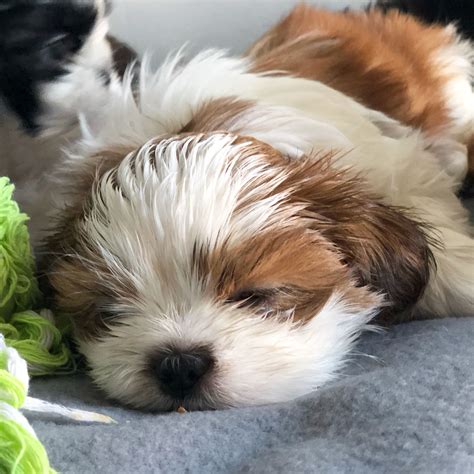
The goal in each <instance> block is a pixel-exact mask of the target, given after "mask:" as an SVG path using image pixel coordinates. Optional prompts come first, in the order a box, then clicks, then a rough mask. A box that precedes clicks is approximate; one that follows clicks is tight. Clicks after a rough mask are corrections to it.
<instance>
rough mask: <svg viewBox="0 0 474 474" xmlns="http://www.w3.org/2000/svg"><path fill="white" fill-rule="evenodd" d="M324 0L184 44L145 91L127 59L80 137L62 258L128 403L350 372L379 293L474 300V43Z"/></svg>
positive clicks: (58, 276)
mask: <svg viewBox="0 0 474 474" xmlns="http://www.w3.org/2000/svg"><path fill="white" fill-rule="evenodd" d="M306 8H307V7H301V8H299V9H296V10H295V11H294V12H293V13H292V14H291V15H290V17H289V18H288V19H286V20H284V21H283V22H282V23H281V24H280V25H279V26H277V27H276V29H275V30H273V31H271V32H270V33H269V34H268V35H267V36H266V37H264V38H263V39H262V40H261V41H260V42H259V43H257V45H256V46H254V47H253V48H252V49H251V52H250V56H249V57H248V58H243V59H241V58H229V57H226V56H225V54H223V53H220V52H218V51H208V52H204V53H202V54H200V55H198V56H197V57H195V58H194V59H192V60H191V61H189V62H188V63H183V61H182V58H181V55H179V54H178V55H177V56H175V57H172V58H170V59H169V60H168V61H167V62H166V63H165V64H164V65H163V66H162V67H161V68H160V69H159V70H158V71H156V72H151V71H150V70H149V68H147V67H146V66H144V67H143V68H142V71H141V76H140V81H139V90H138V91H135V90H133V88H132V87H131V85H130V84H131V80H132V79H131V77H128V81H126V82H125V84H119V83H116V82H114V81H113V82H112V92H111V97H110V99H109V102H108V104H107V106H106V107H105V108H104V111H103V113H102V114H100V116H95V117H92V118H91V119H89V120H88V121H87V124H85V126H84V133H85V135H84V139H83V141H82V143H81V144H80V145H79V146H78V147H76V149H75V150H74V151H73V152H71V159H70V161H69V168H68V176H67V177H65V189H66V190H67V192H68V194H69V198H68V203H67V206H66V207H65V208H64V209H62V210H61V211H60V212H59V215H58V224H57V227H56V232H55V235H54V236H53V237H52V238H51V239H50V240H49V243H48V246H49V250H50V256H49V258H48V262H47V263H48V264H47V266H46V272H47V274H48V275H49V280H50V283H51V285H52V287H53V289H54V291H55V294H56V304H57V306H58V308H60V309H61V310H62V311H65V312H67V313H69V314H70V315H71V317H72V319H73V321H74V326H75V334H76V337H77V341H78V344H79V348H80V350H81V351H82V353H83V354H84V355H85V356H86V358H87V360H88V363H89V365H90V367H91V373H92V376H93V378H94V380H95V381H96V382H97V383H98V384H99V385H100V386H101V387H102V388H103V389H104V390H105V391H106V392H107V393H108V395H110V396H111V397H113V398H115V399H118V400H120V401H122V402H123V403H126V404H129V405H132V406H134V407H139V408H147V409H157V410H167V409H172V408H174V407H176V406H179V405H184V406H185V407H186V408H188V409H202V408H219V407H225V406H238V405H246V404H259V403H268V402H276V401H282V400H288V399H290V398H293V397H296V396H299V395H302V394H304V393H307V392H309V391H311V390H314V389H316V388H318V387H319V386H321V385H322V384H324V383H325V382H327V381H329V380H331V379H332V378H333V377H334V376H335V375H336V374H337V371H338V370H339V369H340V368H341V365H342V364H343V362H344V360H345V358H346V356H347V355H348V354H349V353H350V351H351V347H352V345H353V343H354V341H355V340H356V338H357V336H358V335H359V334H360V332H361V331H363V330H365V329H366V328H367V327H368V324H369V323H370V322H371V320H372V319H373V318H374V317H376V316H377V315H383V316H384V317H385V318H387V319H392V320H393V319H395V318H399V317H401V316H400V315H403V316H404V317H426V316H448V315H468V314H472V304H473V300H472V298H473V293H472V272H473V263H474V245H473V240H472V238H471V236H470V229H469V226H468V222H467V216H466V212H465V210H464V209H463V206H462V205H461V203H460V202H459V201H458V199H457V198H456V196H455V191H456V189H457V186H458V185H459V181H460V179H461V178H462V175H463V173H465V169H466V165H465V162H466V159H467V158H466V153H467V150H466V146H465V145H466V143H467V142H468V140H470V139H472V131H473V128H472V120H473V113H474V109H472V108H468V107H466V104H467V103H470V104H473V101H474V98H473V94H472V89H471V88H470V84H469V80H470V74H471V73H472V64H471V63H470V62H469V61H470V60H471V59H472V49H471V46H470V45H469V44H468V43H467V42H464V41H462V40H461V39H460V38H459V37H458V36H456V34H455V31H454V29H453V28H452V27H449V28H446V29H443V28H438V27H427V26H423V25H422V24H420V23H418V22H417V21H416V20H414V19H412V18H408V17H406V16H404V15H399V14H389V15H386V16H383V15H381V14H379V13H377V12H368V13H357V14H356V13H347V14H345V13H327V12H324V11H320V10H310V9H306ZM402 38H403V41H402ZM399 39H400V41H401V43H400V44H399V43H398V40H399ZM414 42H417V44H420V48H421V51H422V52H421V53H420V54H418V53H415V52H412V51H409V49H410V48H409V47H408V46H409V45H410V44H413V43H414ZM387 58H389V59H387ZM272 70H278V71H280V73H279V74H276V73H272V72H271V71H272ZM281 71H288V73H289V74H293V76H291V75H287V74H286V73H281ZM260 72H265V74H259V73H260ZM294 75H297V76H301V77H294ZM460 91H462V93H463V95H462V100H461V97H460ZM418 93H419V94H421V95H420V96H418V95H417V94H418ZM350 96H352V97H355V98H357V99H358V100H359V101H360V102H362V104H364V105H362V104H361V103H360V102H357V101H355V100H354V99H353V98H351V97H350ZM67 178H69V179H67Z"/></svg>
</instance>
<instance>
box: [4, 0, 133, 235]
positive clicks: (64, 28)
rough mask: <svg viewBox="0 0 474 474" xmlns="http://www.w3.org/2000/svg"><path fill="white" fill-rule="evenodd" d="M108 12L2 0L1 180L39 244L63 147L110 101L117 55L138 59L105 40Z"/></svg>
mask: <svg viewBox="0 0 474 474" xmlns="http://www.w3.org/2000/svg"><path fill="white" fill-rule="evenodd" d="M108 12H109V3H108V2H107V1H105V0H2V1H1V2H0V31H1V32H2V34H1V35H0V176H4V175H5V176H9V177H10V178H11V179H12V181H13V182H14V184H15V186H16V195H15V197H16V199H17V201H18V202H19V204H20V206H21V208H22V209H23V210H24V211H25V212H27V213H28V214H29V215H30V216H31V221H30V230H31V234H32V241H33V244H35V243H37V242H38V241H39V239H40V238H41V236H42V232H43V230H44V228H45V227H46V226H47V225H46V222H45V221H44V215H45V210H46V209H48V208H49V205H50V200H51V195H52V193H53V192H54V189H55V188H56V187H55V185H54V184H53V183H52V181H51V179H52V178H51V174H52V173H51V171H52V170H53V169H55V168H56V167H57V166H58V161H59V160H60V157H61V155H62V153H61V152H62V148H63V147H64V146H65V145H67V144H68V143H69V142H71V141H73V140H76V139H77V137H78V136H79V131H78V129H79V127H78V126H77V125H78V120H79V117H80V116H81V114H89V115H90V114H91V113H94V111H95V110H99V109H100V107H101V106H102V104H103V103H104V101H105V99H106V97H107V92H108V88H109V84H110V81H111V79H112V78H113V76H114V75H116V74H117V72H116V71H115V69H116V68H115V67H114V64H115V63H114V60H115V59H119V60H120V58H117V56H122V57H123V56H124V54H125V57H126V59H130V58H131V56H132V55H131V53H130V52H129V50H127V49H126V48H125V47H124V46H123V45H122V44H121V43H118V42H116V41H115V40H113V39H111V38H110V37H109V36H108V35H107V33H108V21H107V16H108ZM127 55H128V56H127ZM119 62H120V61H119ZM119 66H120V64H119ZM120 72H121V71H120Z"/></svg>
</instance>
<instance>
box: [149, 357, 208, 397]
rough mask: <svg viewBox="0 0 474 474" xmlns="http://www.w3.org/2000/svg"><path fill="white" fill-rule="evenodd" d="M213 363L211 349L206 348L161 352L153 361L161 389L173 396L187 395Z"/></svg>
mask: <svg viewBox="0 0 474 474" xmlns="http://www.w3.org/2000/svg"><path fill="white" fill-rule="evenodd" d="M213 364H214V359H213V357H212V355H211V351H210V350H208V349H206V348H199V349H197V350H194V351H192V352H177V351H173V352H168V353H163V354H161V355H159V356H158V357H155V360H154V363H153V365H154V369H155V373H156V375H157V377H158V380H159V382H160V385H161V388H162V390H163V391H164V392H165V393H167V394H168V395H171V396H172V397H174V398H184V397H185V396H186V395H189V394H190V393H191V392H192V390H193V388H194V387H195V386H196V385H197V383H198V382H199V381H200V380H201V379H202V377H203V376H204V374H206V373H207V372H208V371H209V370H210V369H211V367H212V365H213Z"/></svg>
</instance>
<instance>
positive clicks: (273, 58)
mask: <svg viewBox="0 0 474 474" xmlns="http://www.w3.org/2000/svg"><path fill="white" fill-rule="evenodd" d="M453 41H454V38H453V37H452V35H450V34H449V33H448V32H447V30H445V29H444V28H443V27H440V26H427V25H424V24H422V23H421V22H419V21H418V20H416V19H415V18H414V17H410V16H408V15H403V14H401V13H398V12H389V13H387V14H383V13H381V12H379V11H376V10H371V11H369V12H330V11H325V10H319V9H316V8H313V7H310V6H306V5H300V6H298V7H296V8H295V9H294V10H293V11H292V12H291V13H290V15H288V16H287V17H286V18H285V19H284V20H282V21H281V22H280V23H279V24H278V25H277V26H275V27H274V28H273V29H271V30H270V31H269V32H268V33H267V34H265V35H264V36H263V38H261V39H260V40H259V41H258V42H257V43H256V44H255V45H254V46H252V47H251V49H250V50H249V51H248V55H249V56H250V57H251V58H252V59H253V61H254V66H253V71H255V72H264V71H265V72H266V71H284V72H287V73H290V74H294V75H296V76H299V77H304V78H307V79H315V80H319V81H321V82H323V83H325V84H327V85H329V86H331V87H333V88H335V89H337V90H339V91H341V92H343V93H344V94H347V95H349V96H351V97H353V98H355V99H357V100H359V101H361V102H362V103H363V104H365V105H366V106H368V107H370V108H372V109H375V110H379V111H381V112H384V113H386V114H387V115H389V116H391V117H393V118H396V119H398V120H399V121H401V122H403V123H405V124H408V125H411V126H413V127H419V128H422V129H423V130H425V131H426V132H428V133H432V134H436V133H438V132H440V131H442V129H443V128H444V127H445V125H446V124H447V123H448V122H449V120H450V119H449V116H448V109H447V106H446V104H445V99H444V95H443V91H442V90H443V86H444V84H445V82H446V81H447V80H448V79H449V77H446V76H445V75H443V74H442V73H440V71H439V68H437V67H436V65H435V64H433V63H432V58H433V56H434V55H436V53H437V51H438V50H439V49H440V48H442V47H443V46H446V45H449V44H450V43H451V42H453Z"/></svg>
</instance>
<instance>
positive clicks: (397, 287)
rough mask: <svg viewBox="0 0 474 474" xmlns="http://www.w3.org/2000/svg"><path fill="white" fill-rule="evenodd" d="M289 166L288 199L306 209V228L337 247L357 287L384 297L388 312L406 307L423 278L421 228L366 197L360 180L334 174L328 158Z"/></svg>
mask: <svg viewBox="0 0 474 474" xmlns="http://www.w3.org/2000/svg"><path fill="white" fill-rule="evenodd" d="M289 166H290V167H291V168H292V170H291V172H290V173H289V175H288V180H287V182H286V183H285V185H286V186H291V187H292V188H293V189H294V193H293V199H295V200H296V201H299V202H303V203H305V204H306V205H307V208H306V211H305V213H306V216H307V217H309V218H310V222H311V223H310V226H311V227H312V228H314V229H316V230H318V231H319V232H321V233H322V234H323V235H324V236H325V237H326V238H327V239H329V240H330V241H331V242H333V243H334V244H335V245H336V246H337V248H338V249H339V251H340V252H341V254H342V258H343V260H344V262H345V263H346V264H347V265H348V266H350V267H351V268H352V270H353V273H354V276H355V277H356V278H357V280H358V281H359V283H360V285H368V286H370V287H371V288H373V289H375V290H378V291H380V292H381V293H384V294H385V295H386V297H387V300H388V301H387V302H388V303H389V305H390V306H389V308H390V312H391V313H399V312H402V311H404V310H406V309H408V308H410V306H412V305H413V304H414V303H415V302H416V301H417V300H418V298H419V297H420V296H421V295H422V293H423V290H424V289H425V286H426V284H427V282H428V278H429V273H430V265H431V262H432V254H431V251H430V247H429V244H430V243H432V241H431V238H430V237H429V236H428V233H427V227H426V226H425V225H424V224H423V223H422V222H421V221H419V220H417V219H415V218H414V217H413V216H411V215H410V212H409V211H408V210H406V209H401V208H395V207H393V206H389V205H386V204H383V203H382V202H381V201H380V200H379V199H377V198H376V197H374V196H371V195H370V193H369V192H367V189H366V188H367V185H366V184H365V183H364V181H363V180H362V179H361V178H359V177H357V176H354V175H351V174H349V173H348V172H345V171H340V170H335V169H334V168H332V167H331V165H330V161H329V159H321V160H317V161H314V158H313V159H311V160H309V159H308V160H307V161H304V162H301V163H299V164H296V165H295V164H290V165H289Z"/></svg>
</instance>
